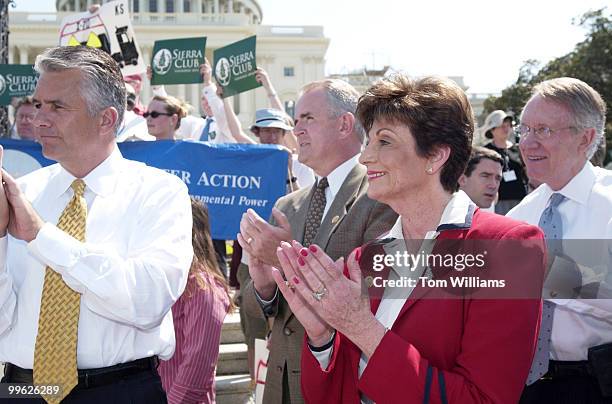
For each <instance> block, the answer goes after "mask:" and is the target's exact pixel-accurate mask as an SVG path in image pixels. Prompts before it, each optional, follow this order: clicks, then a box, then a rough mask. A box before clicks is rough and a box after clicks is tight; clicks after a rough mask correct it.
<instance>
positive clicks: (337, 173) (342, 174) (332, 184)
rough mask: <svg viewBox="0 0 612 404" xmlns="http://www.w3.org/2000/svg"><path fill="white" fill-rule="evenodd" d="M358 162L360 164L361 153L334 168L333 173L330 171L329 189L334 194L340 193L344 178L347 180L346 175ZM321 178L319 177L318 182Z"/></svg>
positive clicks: (328, 178)
mask: <svg viewBox="0 0 612 404" xmlns="http://www.w3.org/2000/svg"><path fill="white" fill-rule="evenodd" d="M357 164H359V154H356V155H354V156H353V157H351V158H350V159H348V160H346V161H345V162H344V163H342V164H340V165H339V166H338V167H336V168H334V170H333V171H332V172H331V173H329V175H328V176H327V182H328V183H329V190H330V191H331V193H332V195H334V196H335V195H336V194H338V191H340V187H342V184H344V180H346V177H347V176H348V175H349V173H350V172H351V170H352V169H353V168H354V167H355V166H356V165H357ZM319 178H320V177H319ZM319 178H317V183H318V181H319Z"/></svg>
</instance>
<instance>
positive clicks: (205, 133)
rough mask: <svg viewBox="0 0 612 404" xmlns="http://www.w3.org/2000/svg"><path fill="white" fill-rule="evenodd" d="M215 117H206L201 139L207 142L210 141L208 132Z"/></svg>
mask: <svg viewBox="0 0 612 404" xmlns="http://www.w3.org/2000/svg"><path fill="white" fill-rule="evenodd" d="M212 121H213V119H212V118H211V117H207V118H206V124H205V125H204V129H202V134H200V141H201V142H206V141H208V134H209V133H210V124H211V123H212Z"/></svg>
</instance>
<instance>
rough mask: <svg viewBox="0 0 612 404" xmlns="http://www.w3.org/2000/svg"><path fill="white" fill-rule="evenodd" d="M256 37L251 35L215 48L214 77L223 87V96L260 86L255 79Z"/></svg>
mask: <svg viewBox="0 0 612 404" xmlns="http://www.w3.org/2000/svg"><path fill="white" fill-rule="evenodd" d="M256 38H257V37H256V36H252V37H249V38H246V39H243V40H241V41H238V42H234V43H233V44H231V45H228V46H225V47H223V48H219V49H216V50H215V52H214V55H213V56H214V60H215V63H214V66H215V67H214V72H215V79H217V83H219V85H221V86H222V87H223V97H224V98H225V97H230V96H232V95H234V94H238V93H242V92H245V91H248V90H252V89H254V88H257V87H261V84H260V83H258V82H257V80H255V69H257V64H256V62H255V42H256Z"/></svg>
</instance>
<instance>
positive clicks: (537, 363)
mask: <svg viewBox="0 0 612 404" xmlns="http://www.w3.org/2000/svg"><path fill="white" fill-rule="evenodd" d="M605 114H606V106H605V103H604V101H603V99H602V98H601V96H600V95H599V94H598V93H597V92H596V91H595V90H593V89H592V88H591V87H590V86H589V85H587V84H586V83H584V82H582V81H580V80H576V79H572V78H558V79H553V80H548V81H544V82H542V83H540V84H539V85H537V86H536V87H535V88H534V92H533V95H532V97H531V98H530V99H529V101H528V102H527V105H526V106H525V108H524V110H523V114H522V119H521V125H520V126H519V127H518V130H519V132H520V135H521V140H520V143H519V147H520V150H521V154H522V156H523V160H524V161H525V164H526V167H527V174H528V176H529V177H530V178H533V179H534V180H535V181H537V182H539V183H541V184H542V185H540V186H539V187H538V188H537V189H536V190H535V191H533V192H532V193H531V194H529V195H528V196H527V197H525V199H524V200H523V201H522V202H521V203H520V204H519V205H518V206H516V207H515V208H514V209H513V210H511V211H510V212H509V213H508V216H510V217H512V218H515V219H520V220H525V221H527V222H528V223H531V224H538V225H539V226H540V227H541V228H542V230H543V231H544V233H545V234H546V238H547V244H548V250H549V272H548V278H547V280H546V284H545V286H544V291H543V298H544V299H546V300H545V301H544V302H543V310H542V323H541V328H540V335H539V340H538V348H539V349H538V350H537V351H536V354H535V357H534V360H533V364H532V368H531V371H530V375H529V378H528V380H527V381H526V382H527V387H526V388H525V390H524V392H523V396H522V398H521V403H538V404H542V403H556V404H562V403H572V404H579V403H610V402H612V372H610V371H609V369H610V365H609V364H610V363H612V300H610V297H611V296H610V293H609V291H610V289H609V280H610V278H611V276H612V275H611V274H610V271H609V269H610V258H609V256H610V250H609V247H608V246H607V244H609V240H610V239H612V172H610V171H606V170H604V169H601V168H599V167H593V165H592V164H591V163H590V162H589V159H590V158H591V157H592V156H593V153H594V152H595V151H596V150H597V148H598V146H599V145H600V143H601V142H603V141H605V139H604V125H605ZM577 239H583V240H582V241H581V240H577ZM587 250H588V253H587V252H586V251H587ZM597 260H599V261H597ZM593 261H597V262H598V263H597V264H595V265H586V264H585V262H586V263H589V262H593ZM602 263H603V265H601V264H602ZM598 266H599V268H601V270H600V271H599V272H598V273H593V270H594V269H597V267H598ZM606 280H608V283H606V282H605V281H606ZM559 281H561V283H559ZM563 290H565V291H566V293H565V294H564V293H562V291H563ZM567 291H569V293H567ZM555 298H556V299H555Z"/></svg>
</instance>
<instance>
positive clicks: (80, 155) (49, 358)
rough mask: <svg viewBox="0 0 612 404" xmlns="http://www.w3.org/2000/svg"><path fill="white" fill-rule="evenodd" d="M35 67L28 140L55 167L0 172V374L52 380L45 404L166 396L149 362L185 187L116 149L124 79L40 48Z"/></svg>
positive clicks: (185, 228)
mask: <svg viewBox="0 0 612 404" xmlns="http://www.w3.org/2000/svg"><path fill="white" fill-rule="evenodd" d="M35 67H36V70H37V71H38V72H39V73H40V79H39V81H38V85H37V87H36V91H35V93H34V96H33V98H34V104H35V106H36V109H37V113H36V116H35V118H34V126H35V131H36V136H37V137H38V138H39V139H40V144H41V145H42V151H43V154H44V155H45V157H47V158H49V159H53V160H56V161H57V162H58V164H55V165H52V166H49V167H45V168H42V169H40V170H37V171H35V172H33V173H31V174H29V175H27V176H25V177H22V178H20V180H19V182H18V183H17V182H15V180H13V179H12V178H11V177H10V176H8V175H7V174H6V173H4V172H3V173H2V177H3V178H2V179H3V182H4V183H5V185H4V187H0V236H2V238H0V361H1V362H6V363H7V367H6V372H5V377H4V378H3V382H4V383H29V384H31V383H33V382H34V383H35V384H41V383H44V384H47V385H51V386H58V387H59V389H60V390H61V392H60V395H55V396H52V395H44V398H45V400H46V401H47V402H50V403H55V402H59V401H60V400H62V399H63V398H64V396H67V397H66V398H65V399H64V401H63V402H69V403H75V402H76V403H97V402H114V403H119V402H121V403H123V402H132V403H134V402H135V403H162V402H166V396H165V393H164V391H163V389H162V387H161V382H160V379H159V375H158V374H157V371H156V365H157V361H158V357H159V358H161V359H167V358H169V357H171V356H172V354H173V352H174V345H175V338H174V330H173V325H172V316H171V313H170V308H171V306H172V304H173V303H174V302H175V301H176V300H177V299H178V298H179V296H180V295H181V293H182V292H183V290H184V288H185V284H186V281H187V276H188V270H189V266H190V264H191V260H192V257H193V249H192V247H191V222H192V219H191V208H190V201H189V196H188V193H187V188H186V187H185V185H184V184H183V183H182V182H181V181H180V180H179V179H178V178H176V177H174V176H172V175H169V174H167V173H164V172H163V171H161V170H158V169H155V168H151V167H147V166H146V165H144V164H141V163H138V162H134V161H130V160H126V159H124V158H123V157H122V155H121V153H120V152H119V149H118V148H117V145H116V143H115V133H116V131H117V128H118V127H119V125H120V123H121V122H122V116H123V113H124V110H125V98H126V97H125V86H124V84H123V79H122V77H121V73H120V70H119V67H118V66H117V64H116V63H115V61H114V60H113V59H112V58H111V57H110V56H109V55H107V54H106V53H104V52H102V51H99V50H96V49H92V48H88V47H84V46H77V47H60V48H52V49H48V50H46V51H45V52H44V53H43V54H41V55H39V56H38V57H37V58H36V65H35ZM0 158H1V153H0ZM58 219H59V220H58ZM56 223H57V226H56ZM7 233H8V234H7ZM60 302H61V303H60ZM65 302H67V303H66V304H64V303H65ZM50 313H51V316H50ZM58 328H59V330H58ZM50 335H51V336H55V337H58V336H59V338H55V339H54V340H51V339H49V336H50ZM77 336H78V338H77ZM77 369H78V370H77ZM30 400H31V401H27V400H26V401H24V402H37V403H40V402H43V401H42V399H41V398H40V396H38V397H36V398H35V397H30ZM0 401H1V400H0Z"/></svg>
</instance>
